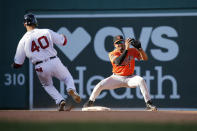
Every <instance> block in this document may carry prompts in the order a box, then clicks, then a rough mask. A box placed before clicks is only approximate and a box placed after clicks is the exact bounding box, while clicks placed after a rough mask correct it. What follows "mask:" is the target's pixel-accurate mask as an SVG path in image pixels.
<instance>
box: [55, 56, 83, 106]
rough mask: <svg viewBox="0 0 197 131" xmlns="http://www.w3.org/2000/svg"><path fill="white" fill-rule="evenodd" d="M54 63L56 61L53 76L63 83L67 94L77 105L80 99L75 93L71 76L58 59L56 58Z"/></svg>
mask: <svg viewBox="0 0 197 131" xmlns="http://www.w3.org/2000/svg"><path fill="white" fill-rule="evenodd" d="M54 61H56V62H54V63H55V66H56V69H55V70H54V71H53V75H54V76H55V77H56V78H58V79H59V80H61V81H63V82H64V84H65V85H66V90H67V92H68V94H69V95H71V96H72V98H73V99H74V100H75V102H77V103H79V102H80V101H81V98H80V96H79V94H78V93H77V92H76V88H75V85H74V80H73V77H72V75H71V74H70V72H69V71H68V69H67V68H66V67H65V66H64V65H63V64H62V62H61V61H60V59H59V58H57V59H56V60H54Z"/></svg>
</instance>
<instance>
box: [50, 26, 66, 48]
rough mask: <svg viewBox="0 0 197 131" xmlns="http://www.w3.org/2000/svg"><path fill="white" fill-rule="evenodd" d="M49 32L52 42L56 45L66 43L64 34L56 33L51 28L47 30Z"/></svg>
mask: <svg viewBox="0 0 197 131" xmlns="http://www.w3.org/2000/svg"><path fill="white" fill-rule="evenodd" d="M49 33H50V35H51V38H52V41H53V43H55V44H57V45H63V46H64V45H66V44H67V38H66V36H64V35H61V34H58V33H56V32H54V31H52V30H49Z"/></svg>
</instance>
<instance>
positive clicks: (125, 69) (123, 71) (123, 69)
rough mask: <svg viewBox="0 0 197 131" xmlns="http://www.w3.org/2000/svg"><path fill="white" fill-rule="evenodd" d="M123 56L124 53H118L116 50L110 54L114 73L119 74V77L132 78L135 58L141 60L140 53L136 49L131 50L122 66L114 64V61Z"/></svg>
mask: <svg viewBox="0 0 197 131" xmlns="http://www.w3.org/2000/svg"><path fill="white" fill-rule="evenodd" d="M121 54H122V53H121V52H119V51H117V50H114V51H112V52H110V53H109V58H110V61H111V63H112V66H113V70H112V72H113V73H114V74H117V75H120V76H130V75H132V74H133V72H134V68H135V58H137V59H138V60H140V53H139V51H138V50H137V49H135V48H129V49H128V52H127V55H126V57H125V59H124V61H123V62H122V64H121V65H116V64H115V63H114V60H115V59H116V58H117V57H119V56H120V55H121Z"/></svg>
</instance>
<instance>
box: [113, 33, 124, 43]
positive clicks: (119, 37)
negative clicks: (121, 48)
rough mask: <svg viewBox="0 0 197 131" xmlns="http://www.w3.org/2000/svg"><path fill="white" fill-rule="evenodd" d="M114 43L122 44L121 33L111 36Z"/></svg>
mask: <svg viewBox="0 0 197 131" xmlns="http://www.w3.org/2000/svg"><path fill="white" fill-rule="evenodd" d="M113 41H114V44H124V38H123V36H122V35H117V36H115V37H114V38H113Z"/></svg>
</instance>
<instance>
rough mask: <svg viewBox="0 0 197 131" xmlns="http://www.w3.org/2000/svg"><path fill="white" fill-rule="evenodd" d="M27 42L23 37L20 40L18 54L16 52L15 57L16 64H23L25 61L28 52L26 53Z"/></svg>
mask: <svg viewBox="0 0 197 131" xmlns="http://www.w3.org/2000/svg"><path fill="white" fill-rule="evenodd" d="M24 47H25V42H24V40H23V39H21V40H20V41H19V44H18V46H17V49H16V54H15V57H14V63H16V64H20V65H22V64H23V63H24V61H25V57H26V54H25V48H24Z"/></svg>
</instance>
